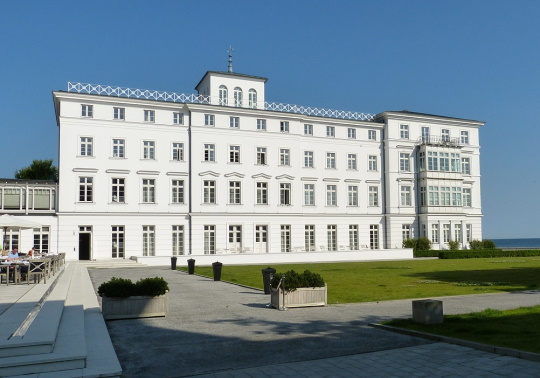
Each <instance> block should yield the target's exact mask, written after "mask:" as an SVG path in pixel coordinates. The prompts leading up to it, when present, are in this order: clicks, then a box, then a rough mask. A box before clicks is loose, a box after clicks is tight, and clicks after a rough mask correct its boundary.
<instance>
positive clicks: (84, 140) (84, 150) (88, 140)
mask: <svg viewBox="0 0 540 378" xmlns="http://www.w3.org/2000/svg"><path fill="white" fill-rule="evenodd" d="M93 147H94V138H92V137H81V149H80V151H81V155H80V156H92V153H93Z"/></svg>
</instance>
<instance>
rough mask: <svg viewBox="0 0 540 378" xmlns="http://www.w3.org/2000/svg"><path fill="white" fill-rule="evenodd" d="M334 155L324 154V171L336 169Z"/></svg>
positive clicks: (333, 153)
mask: <svg viewBox="0 0 540 378" xmlns="http://www.w3.org/2000/svg"><path fill="white" fill-rule="evenodd" d="M336 166H337V165H336V153H335V152H327V153H326V169H336Z"/></svg>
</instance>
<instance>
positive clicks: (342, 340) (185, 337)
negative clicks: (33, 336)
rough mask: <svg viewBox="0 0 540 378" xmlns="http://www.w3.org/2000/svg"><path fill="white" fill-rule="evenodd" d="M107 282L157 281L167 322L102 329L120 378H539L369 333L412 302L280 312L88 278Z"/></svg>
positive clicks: (539, 371)
mask: <svg viewBox="0 0 540 378" xmlns="http://www.w3.org/2000/svg"><path fill="white" fill-rule="evenodd" d="M89 272H90V277H91V279H92V282H93V284H94V287H95V288H97V287H98V286H99V284H100V283H101V282H104V281H106V280H108V279H110V278H111V277H113V276H115V277H124V278H131V279H133V280H137V279H139V278H142V277H155V276H160V277H164V278H165V279H166V280H167V281H168V282H169V286H170V289H171V292H170V315H169V316H168V317H167V318H152V319H135V320H120V321H110V322H107V327H108V329H109V333H110V336H111V339H112V341H113V344H114V347H115V350H116V352H117V355H118V358H119V360H120V362H121V364H122V368H123V370H124V373H123V376H126V377H135V376H136V377H154V376H161V377H182V376H193V375H200V376H208V377H266V376H276V377H277V376H300V377H303V376H305V377H308V376H309V377H317V376H318V377H351V376H371V377H373V376H385V377H386V376H396V377H401V376H403V377H404V376H415V375H418V376H512V377H515V376H522V377H533V376H540V363H539V362H532V361H527V360H522V359H517V358H512V357H503V356H500V355H497V354H491V353H486V352H481V351H477V350H474V349H470V348H465V347H460V346H455V345H450V344H446V343H434V342H431V341H428V340H425V339H420V338H416V337H411V336H407V335H402V334H398V333H394V332H388V331H385V330H381V329H375V328H373V327H370V326H369V325H368V324H369V323H373V322H380V321H382V320H385V319H390V318H396V317H410V316H411V301H410V300H402V301H389V302H381V303H364V304H348V305H332V306H328V307H324V308H306V309H292V310H288V311H277V310H275V309H271V308H268V307H267V304H268V302H269V296H266V295H264V294H263V293H262V292H261V291H258V290H253V289H247V288H244V287H241V286H236V285H231V284H227V283H224V282H214V281H212V280H210V279H207V278H203V277H198V276H189V275H187V274H186V273H183V272H177V271H171V270H170V269H168V268H166V267H144V268H141V269H139V268H130V269H91V268H90V269H89ZM535 304H540V292H538V291H530V292H526V293H511V294H483V295H475V296H460V297H447V298H444V311H445V313H446V314H452V313H463V312H471V311H476V310H481V309H484V308H487V307H491V308H498V309H507V308H515V307H520V306H529V305H535Z"/></svg>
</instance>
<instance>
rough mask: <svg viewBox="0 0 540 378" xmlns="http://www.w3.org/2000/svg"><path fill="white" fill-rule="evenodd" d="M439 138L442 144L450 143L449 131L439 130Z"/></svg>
mask: <svg viewBox="0 0 540 378" xmlns="http://www.w3.org/2000/svg"><path fill="white" fill-rule="evenodd" d="M441 137H442V141H443V142H450V130H449V129H442V130H441Z"/></svg>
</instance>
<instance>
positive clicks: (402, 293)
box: [180, 257, 540, 304]
mask: <svg viewBox="0 0 540 378" xmlns="http://www.w3.org/2000/svg"><path fill="white" fill-rule="evenodd" d="M266 267H267V265H250V266H245V265H241V266H240V265H237V266H233V265H223V271H222V277H221V278H222V280H224V281H229V282H235V283H239V284H243V285H246V286H251V287H257V288H261V289H262V287H263V286H262V285H263V283H262V274H261V269H263V268H266ZM272 267H273V268H275V269H276V270H277V271H278V272H285V271H287V270H289V269H294V270H295V271H297V272H303V271H304V270H306V269H307V270H310V271H312V272H315V273H319V274H321V276H322V277H323V278H324V280H325V281H326V283H327V284H328V303H329V304H336V303H357V302H374V301H385V300H393V299H409V298H428V297H440V296H448V295H466V294H483V293H494V292H508V291H518V290H529V289H538V288H540V258H539V257H520V258H482V259H459V260H438V259H437V260H407V261H372V262H349V263H320V264H316V263H312V264H284V265H272ZM180 269H182V270H187V268H184V267H181V268H180ZM195 272H196V273H197V274H202V275H206V276H208V277H212V267H208V266H207V267H203V266H195Z"/></svg>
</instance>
